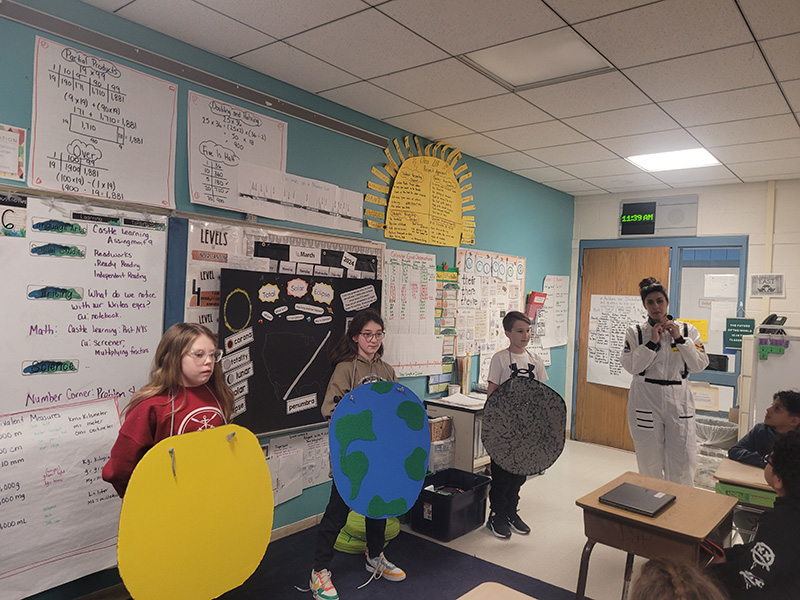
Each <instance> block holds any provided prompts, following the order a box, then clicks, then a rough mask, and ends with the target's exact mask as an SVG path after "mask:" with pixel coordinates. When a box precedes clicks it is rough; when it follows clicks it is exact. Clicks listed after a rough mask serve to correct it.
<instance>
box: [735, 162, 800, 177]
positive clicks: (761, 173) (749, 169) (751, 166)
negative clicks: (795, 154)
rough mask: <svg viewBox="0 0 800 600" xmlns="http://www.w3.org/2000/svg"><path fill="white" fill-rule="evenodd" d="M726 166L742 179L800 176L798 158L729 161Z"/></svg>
mask: <svg viewBox="0 0 800 600" xmlns="http://www.w3.org/2000/svg"><path fill="white" fill-rule="evenodd" d="M728 168H730V170H731V171H733V172H734V173H736V175H738V176H739V177H740V178H741V179H742V180H744V181H765V180H767V179H794V178H800V158H783V159H780V160H765V161H757V162H746V163H730V164H728Z"/></svg>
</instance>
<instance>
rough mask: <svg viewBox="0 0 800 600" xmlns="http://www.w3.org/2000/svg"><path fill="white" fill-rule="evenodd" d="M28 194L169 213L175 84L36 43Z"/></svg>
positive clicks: (71, 50)
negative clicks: (35, 192) (32, 189)
mask: <svg viewBox="0 0 800 600" xmlns="http://www.w3.org/2000/svg"><path fill="white" fill-rule="evenodd" d="M33 79H34V81H33V116H32V128H31V164H30V176H29V183H30V185H31V187H35V188H39V189H44V190H50V191H53V192H58V193H67V194H78V195H81V196H88V197H90V198H100V199H103V200H117V201H124V202H135V203H137V204H147V205H154V206H163V207H169V208H172V207H174V205H175V202H174V197H173V190H174V178H175V127H176V119H177V113H176V108H177V97H178V96H177V95H178V85H177V84H175V83H170V82H168V81H164V80H162V79H158V78H156V77H153V76H151V75H147V74H145V73H141V72H139V71H134V70H133V69H130V68H128V67H125V66H122V65H119V64H116V63H114V62H111V61H109V60H106V59H104V58H100V57H98V56H93V55H91V54H88V53H86V52H83V51H82V50H78V49H76V48H72V47H69V46H63V45H61V44H59V43H58V42H54V41H52V40H48V39H46V38H43V37H38V36H37V38H36V59H35V64H34V78H33Z"/></svg>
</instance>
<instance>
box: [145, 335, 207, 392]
mask: <svg viewBox="0 0 800 600" xmlns="http://www.w3.org/2000/svg"><path fill="white" fill-rule="evenodd" d="M216 340H217V336H215V335H214V334H213V333H212V332H211V330H210V329H208V328H207V327H205V326H204V325H199V324H197V323H176V324H175V325H172V326H171V327H170V328H169V329H167V330H166V331H165V332H164V335H163V337H162V338H161V341H160V342H159V344H158V347H157V348H156V354H155V359H154V360H155V363H154V367H153V372H152V375H151V381H152V382H153V383H157V384H158V385H159V386H160V387H162V388H163V389H168V390H176V389H178V388H179V387H180V386H182V385H184V386H186V387H196V386H198V385H203V384H204V383H207V382H208V381H209V380H210V379H211V378H212V377H221V375H222V371H221V367H220V364H219V361H218V360H217V356H216V351H217V342H216Z"/></svg>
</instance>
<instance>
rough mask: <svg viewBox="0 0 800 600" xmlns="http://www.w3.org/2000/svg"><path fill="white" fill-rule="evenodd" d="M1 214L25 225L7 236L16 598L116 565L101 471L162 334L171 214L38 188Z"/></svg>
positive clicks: (0, 466)
mask: <svg viewBox="0 0 800 600" xmlns="http://www.w3.org/2000/svg"><path fill="white" fill-rule="evenodd" d="M0 200H1V199H0ZM5 210H12V211H13V212H14V217H15V218H16V221H15V222H17V223H19V224H20V225H23V224H24V232H23V231H21V230H20V229H19V228H15V232H16V233H17V234H19V233H24V235H13V236H12V235H0V274H2V281H3V285H2V286H0V306H2V307H3V310H2V312H0V328H1V329H2V331H3V336H2V338H0V357H1V358H0V361H2V373H3V394H0V475H1V476H2V477H0V485H2V487H0V514H1V515H2V517H1V518H0V547H2V548H14V553H13V559H7V558H6V556H5V553H4V558H3V561H2V566H0V587H1V588H2V589H3V590H11V589H13V590H15V592H14V595H13V596H8V597H14V598H22V597H25V596H29V595H31V594H33V593H36V592H38V591H41V590H43V589H47V588H50V587H53V586H55V585H59V584H61V583H64V582H67V581H70V580H72V579H75V578H77V577H81V576H83V575H85V574H87V573H92V572H95V571H98V570H100V569H104V568H108V567H110V566H113V565H114V564H115V562H116V557H115V540H116V532H117V519H118V515H119V500H118V499H117V497H116V494H115V492H114V490H113V488H111V487H110V486H109V485H108V484H106V483H105V482H104V481H102V480H101V479H100V469H101V468H102V466H103V464H104V463H105V461H106V460H107V458H108V453H109V450H110V448H111V445H112V444H113V442H114V440H115V439H116V435H117V431H118V428H119V413H118V406H117V402H116V401H117V400H118V401H119V403H120V405H122V404H124V403H125V402H127V401H128V400H129V399H130V397H131V395H132V394H133V392H134V391H135V390H136V389H137V387H139V386H141V385H143V384H144V383H145V382H146V380H147V377H148V372H149V370H150V366H151V363H152V358H153V353H154V351H155V348H156V346H157V344H158V341H159V340H160V338H161V331H162V327H163V307H164V281H165V258H166V240H167V219H166V217H160V216H159V217H156V216H152V215H142V214H139V213H137V212H133V211H129V210H125V211H120V210H112V209H101V208H98V207H89V206H86V205H80V204H77V203H71V202H66V201H55V200H49V199H47V200H46V199H39V198H28V199H27V203H22V204H17V205H16V206H13V207H10V206H9V207H6V208H5ZM9 233H10V232H9ZM6 597H7V596H6V595H5V593H4V595H3V598H6Z"/></svg>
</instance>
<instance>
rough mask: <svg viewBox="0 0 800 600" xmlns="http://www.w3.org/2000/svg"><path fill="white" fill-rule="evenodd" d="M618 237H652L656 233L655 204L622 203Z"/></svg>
mask: <svg viewBox="0 0 800 600" xmlns="http://www.w3.org/2000/svg"><path fill="white" fill-rule="evenodd" d="M619 225H620V235H653V234H654V233H655V231H656V203H655V202H623V203H622V211H621V215H620V224H619Z"/></svg>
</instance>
